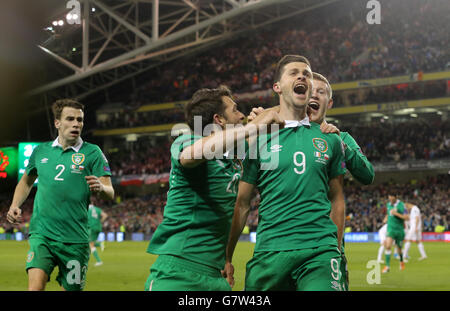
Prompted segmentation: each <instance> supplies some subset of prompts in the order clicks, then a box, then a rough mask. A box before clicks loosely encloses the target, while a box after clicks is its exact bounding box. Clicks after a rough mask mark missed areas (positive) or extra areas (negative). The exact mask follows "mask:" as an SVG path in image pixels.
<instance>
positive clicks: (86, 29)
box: [82, 0, 89, 71]
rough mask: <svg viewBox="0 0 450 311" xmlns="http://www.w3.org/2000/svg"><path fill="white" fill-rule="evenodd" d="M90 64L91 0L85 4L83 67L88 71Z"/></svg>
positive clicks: (86, 0)
mask: <svg viewBox="0 0 450 311" xmlns="http://www.w3.org/2000/svg"><path fill="white" fill-rule="evenodd" d="M88 66H89V0H85V1H84V4H83V55H82V68H83V71H86V70H87V69H88Z"/></svg>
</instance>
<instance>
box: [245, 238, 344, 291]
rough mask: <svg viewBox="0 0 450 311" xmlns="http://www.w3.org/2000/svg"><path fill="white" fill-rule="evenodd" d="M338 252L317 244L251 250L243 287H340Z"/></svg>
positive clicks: (306, 289)
mask: <svg viewBox="0 0 450 311" xmlns="http://www.w3.org/2000/svg"><path fill="white" fill-rule="evenodd" d="M340 263H341V253H340V252H339V250H338V249H337V247H333V246H328V245H327V246H320V247H316V248H310V249H300V250H291V251H268V252H255V253H254V255H253V258H252V259H251V260H250V261H249V262H248V263H247V271H246V276H245V290H246V291H294V290H297V291H340V290H342V286H341V284H340V280H341V272H340Z"/></svg>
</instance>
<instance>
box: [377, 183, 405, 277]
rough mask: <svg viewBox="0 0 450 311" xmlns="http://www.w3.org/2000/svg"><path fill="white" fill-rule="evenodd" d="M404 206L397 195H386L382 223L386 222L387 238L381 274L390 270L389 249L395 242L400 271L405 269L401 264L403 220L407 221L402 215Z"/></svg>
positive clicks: (392, 193)
mask: <svg viewBox="0 0 450 311" xmlns="http://www.w3.org/2000/svg"><path fill="white" fill-rule="evenodd" d="M404 211H405V204H404V203H403V202H402V201H400V200H399V199H398V198H397V194H395V193H394V192H393V191H391V193H390V194H389V195H388V203H387V215H386V217H385V219H384V222H386V221H387V225H388V226H387V237H386V241H385V245H384V247H385V249H386V250H385V259H386V266H385V267H384V268H383V271H382V272H383V273H387V272H389V271H390V269H391V247H392V243H393V242H394V241H395V244H396V247H397V251H398V254H399V256H400V270H404V269H405V263H404V262H403V254H402V245H403V239H404V238H405V220H408V219H409V216H408V215H407V214H404Z"/></svg>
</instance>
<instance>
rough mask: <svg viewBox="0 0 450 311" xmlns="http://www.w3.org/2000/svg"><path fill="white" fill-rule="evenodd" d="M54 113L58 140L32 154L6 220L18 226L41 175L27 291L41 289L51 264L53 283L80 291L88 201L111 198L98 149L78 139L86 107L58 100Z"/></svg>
mask: <svg viewBox="0 0 450 311" xmlns="http://www.w3.org/2000/svg"><path fill="white" fill-rule="evenodd" d="M52 110H53V115H54V118H55V127H56V128H57V130H58V137H57V138H56V139H55V140H54V141H53V142H46V143H42V144H41V145H39V146H38V147H36V149H35V150H34V151H33V153H32V155H31V157H30V160H29V164H28V166H27V168H26V171H25V173H24V175H23V177H22V178H21V179H20V181H19V183H18V184H17V186H16V189H15V191H14V196H13V201H12V204H11V206H10V208H9V211H8V214H7V219H8V221H10V222H11V223H14V224H18V223H20V221H21V220H22V216H21V214H22V211H21V209H20V206H21V205H22V203H23V202H24V201H25V200H26V198H27V197H28V195H29V193H30V190H31V188H32V187H33V184H34V181H35V180H36V178H38V177H39V186H38V189H37V193H36V198H35V200H34V208H33V215H32V217H31V221H30V238H29V241H28V242H29V244H30V251H29V252H28V258H27V264H26V271H27V273H28V290H44V289H45V285H46V283H47V281H49V280H50V275H51V273H52V271H53V269H54V268H55V266H58V268H59V274H58V276H57V278H56V279H57V281H58V283H59V284H60V285H61V286H62V288H63V289H64V290H70V291H72V290H82V289H83V287H84V285H85V278H86V272H87V267H88V261H89V229H88V213H87V211H88V206H89V198H90V195H91V194H92V193H97V194H100V195H101V196H102V197H103V198H105V199H113V197H114V189H113V187H112V184H111V178H110V176H111V171H110V168H109V165H108V162H107V160H106V158H105V156H104V155H103V153H102V151H101V150H100V148H99V147H98V146H96V145H93V144H90V143H87V142H84V141H83V140H82V139H81V137H80V135H81V131H82V129H83V121H84V112H83V110H84V106H83V105H82V104H80V103H79V102H77V101H74V100H71V99H62V100H58V101H56V102H55V103H54V104H53V106H52Z"/></svg>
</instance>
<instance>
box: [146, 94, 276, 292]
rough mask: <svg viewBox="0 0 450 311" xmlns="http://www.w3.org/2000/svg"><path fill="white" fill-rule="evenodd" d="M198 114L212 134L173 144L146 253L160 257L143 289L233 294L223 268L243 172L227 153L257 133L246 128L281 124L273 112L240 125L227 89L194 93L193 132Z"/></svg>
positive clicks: (188, 108) (240, 118)
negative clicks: (163, 198) (160, 213)
mask: <svg viewBox="0 0 450 311" xmlns="http://www.w3.org/2000/svg"><path fill="white" fill-rule="evenodd" d="M196 116H200V119H201V120H202V125H201V126H200V129H201V130H204V131H206V130H207V128H208V127H209V125H210V124H214V125H215V126H216V130H215V131H214V133H213V134H211V135H209V136H206V137H202V136H201V135H202V134H203V133H195V134H197V135H182V136H180V137H178V138H177V139H176V140H175V141H174V143H173V144H172V146H171V162H172V169H171V172H170V182H169V183H170V185H169V187H170V188H169V192H168V195H167V204H166V206H165V209H164V219H163V221H162V223H161V224H160V225H159V226H158V228H157V229H156V231H155V233H154V235H153V237H152V240H151V241H150V244H149V246H148V249H147V252H148V253H152V254H157V255H159V256H158V258H157V259H156V261H155V263H154V264H153V265H152V266H151V269H150V275H149V277H148V279H147V282H146V284H145V289H146V290H151V291H154V290H183V291H184V290H197V291H198V290H215V291H219V290H231V288H230V285H229V284H228V283H227V281H226V279H225V278H224V277H223V276H222V274H221V270H222V269H224V265H225V247H226V243H227V240H228V234H229V231H230V225H231V219H232V215H233V209H234V203H235V200H236V193H237V189H236V188H237V184H238V182H239V179H240V177H241V171H242V165H241V161H240V160H239V159H233V154H232V152H231V149H233V148H234V147H235V146H236V144H237V143H243V142H244V139H245V138H248V137H250V135H254V134H256V132H253V131H249V128H250V127H252V126H254V125H259V124H261V125H263V124H270V123H273V122H276V123H281V121H280V119H279V117H278V114H277V113H276V111H274V110H268V111H265V112H264V113H263V114H261V115H259V116H258V118H256V119H255V120H253V121H252V122H251V124H247V125H246V126H245V127H244V126H242V124H241V123H242V122H243V120H244V115H243V114H242V113H241V112H240V111H239V110H238V109H237V105H236V103H235V102H234V101H233V99H232V95H231V92H230V90H229V89H228V88H226V87H220V88H218V89H201V90H199V91H197V92H196V93H195V94H194V95H193V97H192V99H191V101H190V103H189V104H188V105H187V106H186V121H187V123H188V125H189V126H190V128H191V129H192V130H195V129H196V128H197V127H198V126H197V124H195V122H194V120H195V119H196V118H195V117H196ZM197 119H198V118H197ZM227 125H239V126H235V127H233V128H230V127H227ZM212 146H214V147H212ZM238 150H239V147H238Z"/></svg>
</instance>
